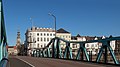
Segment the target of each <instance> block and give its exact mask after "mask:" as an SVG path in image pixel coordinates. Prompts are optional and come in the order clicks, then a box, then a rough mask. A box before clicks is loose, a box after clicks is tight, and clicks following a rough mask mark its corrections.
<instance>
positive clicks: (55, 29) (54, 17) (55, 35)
mask: <svg viewBox="0 0 120 67" xmlns="http://www.w3.org/2000/svg"><path fill="white" fill-rule="evenodd" d="M48 15H50V16H52V17H53V18H54V23H55V37H56V17H55V15H53V14H51V13H48Z"/></svg>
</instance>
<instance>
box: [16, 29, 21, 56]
mask: <svg viewBox="0 0 120 67" xmlns="http://www.w3.org/2000/svg"><path fill="white" fill-rule="evenodd" d="M16 47H17V54H19V53H20V47H21V39H20V31H19V30H18V32H17V40H16Z"/></svg>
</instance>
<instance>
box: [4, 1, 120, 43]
mask: <svg viewBox="0 0 120 67" xmlns="http://www.w3.org/2000/svg"><path fill="white" fill-rule="evenodd" d="M3 4H4V15H5V24H6V31H7V38H8V43H9V45H15V44H16V35H17V29H18V28H20V32H21V40H22V42H23V41H24V40H25V31H26V29H27V28H30V27H31V26H32V24H31V22H30V17H32V18H33V22H34V26H37V27H46V28H47V27H48V28H50V27H51V28H54V19H53V17H51V16H49V15H48V13H49V12H51V13H53V14H54V15H55V16H56V18H57V29H59V28H64V29H65V30H67V31H69V32H71V34H72V35H77V34H78V33H79V34H80V35H81V36H102V35H105V36H109V35H114V36H120V31H119V29H120V0H4V1H3Z"/></svg>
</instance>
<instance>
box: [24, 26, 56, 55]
mask: <svg viewBox="0 0 120 67" xmlns="http://www.w3.org/2000/svg"><path fill="white" fill-rule="evenodd" d="M54 37H55V30H53V29H52V28H38V27H32V28H31V29H28V30H27V31H26V33H25V38H26V41H25V42H26V44H27V48H28V50H29V51H28V53H29V54H30V53H32V51H33V50H34V49H36V48H44V47H45V46H47V44H48V43H49V42H50V40H51V39H52V38H54Z"/></svg>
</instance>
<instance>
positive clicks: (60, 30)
mask: <svg viewBox="0 0 120 67" xmlns="http://www.w3.org/2000/svg"><path fill="white" fill-rule="evenodd" d="M57 33H70V32H68V31H66V30H64V29H63V28H60V29H59V30H57Z"/></svg>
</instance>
